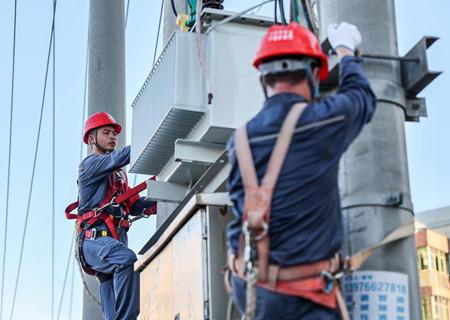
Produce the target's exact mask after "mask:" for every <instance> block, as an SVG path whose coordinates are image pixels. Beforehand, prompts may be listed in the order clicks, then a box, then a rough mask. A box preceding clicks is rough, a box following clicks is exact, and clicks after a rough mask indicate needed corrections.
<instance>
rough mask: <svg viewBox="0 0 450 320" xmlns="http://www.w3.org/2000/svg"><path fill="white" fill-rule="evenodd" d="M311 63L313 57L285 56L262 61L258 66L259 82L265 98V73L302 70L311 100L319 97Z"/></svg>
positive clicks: (317, 84)
mask: <svg viewBox="0 0 450 320" xmlns="http://www.w3.org/2000/svg"><path fill="white" fill-rule="evenodd" d="M313 63H314V61H313V59H309V58H308V59H303V60H297V59H290V58H286V59H279V60H274V61H269V62H266V63H262V64H261V65H260V67H259V70H260V71H261V74H262V77H261V80H260V82H261V85H262V88H263V91H264V96H265V98H266V99H267V96H268V95H267V86H266V84H265V81H264V76H265V75H268V74H278V73H284V72H294V71H299V70H303V71H304V72H305V73H306V79H307V82H308V87H309V90H310V92H311V100H317V99H318V98H319V97H320V92H319V88H320V86H319V82H317V83H315V81H314V74H313V68H312V65H313Z"/></svg>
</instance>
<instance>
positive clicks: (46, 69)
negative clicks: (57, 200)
mask: <svg viewBox="0 0 450 320" xmlns="http://www.w3.org/2000/svg"><path fill="white" fill-rule="evenodd" d="M56 2H57V0H54V2H53V17H52V28H51V32H50V41H49V45H48V53H47V65H46V68H45V78H44V88H43V92H42V101H41V111H40V116H39V125H38V132H37V137H36V143H35V150H34V159H33V169H32V173H31V181H30V188H29V192H28V202H27V210H26V214H25V222H24V226H23V232H22V242H21V245H20V255H19V264H18V268H17V276H16V281H15V285H14V292H13V297H12V306H11V313H10V317H9V319H10V320H12V319H13V316H14V310H15V305H16V298H17V288H18V285H19V279H20V272H21V269H22V260H23V251H24V245H25V237H26V233H27V226H28V217H29V213H30V205H31V195H32V193H33V185H34V177H35V171H36V162H37V161H36V160H37V154H38V150H39V141H40V137H41V128H42V115H43V113H44V105H45V95H46V92H47V80H48V69H49V65H50V56H51V51H52V42H53V37H54V32H55V15H56Z"/></svg>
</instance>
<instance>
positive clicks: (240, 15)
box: [205, 0, 277, 35]
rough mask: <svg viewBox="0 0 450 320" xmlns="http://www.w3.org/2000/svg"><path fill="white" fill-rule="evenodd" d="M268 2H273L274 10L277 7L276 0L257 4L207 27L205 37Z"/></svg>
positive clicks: (266, 0) (267, 0)
mask: <svg viewBox="0 0 450 320" xmlns="http://www.w3.org/2000/svg"><path fill="white" fill-rule="evenodd" d="M270 2H274V3H275V8H276V6H277V0H265V1H262V2H260V3H258V4H257V5H254V6H252V7H250V8H247V9H245V10H244V11H241V12H238V13H236V14H234V15H232V16H229V17H228V18H226V19H223V20H222V21H220V22H218V23H216V24H213V25H212V26H211V27H209V29H208V30H206V32H205V35H208V34H209V33H210V32H211V31H213V30H214V29H216V28H217V27H219V26H221V25H224V24H226V23H228V22H230V21H233V20H234V19H237V18H240V17H242V16H243V15H245V14H247V13H248V12H250V11H252V10H255V9H257V8H260V7H262V6H263V5H265V4H267V3H270Z"/></svg>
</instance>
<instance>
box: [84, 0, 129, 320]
mask: <svg viewBox="0 0 450 320" xmlns="http://www.w3.org/2000/svg"><path fill="white" fill-rule="evenodd" d="M124 23H125V10H124V1H123V0H91V1H90V6H89V67H88V68H89V81H88V114H89V115H91V114H93V113H95V112H100V111H105V112H108V113H110V114H111V115H112V116H113V117H114V118H115V119H116V120H117V121H118V122H119V123H120V124H121V125H122V132H121V134H120V136H119V143H118V147H119V148H120V147H123V146H124V145H125V137H126V134H125V127H126V124H125V32H124ZM86 282H87V285H88V288H89V290H90V291H91V293H93V294H94V295H96V296H97V300H100V299H99V298H98V287H99V286H98V282H97V279H96V278H95V277H92V276H87V275H86ZM98 319H103V315H102V311H101V307H100V306H99V305H98V304H96V303H95V302H94V301H93V300H92V299H91V298H90V297H89V295H88V294H87V292H86V290H83V320H98Z"/></svg>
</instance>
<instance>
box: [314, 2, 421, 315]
mask: <svg viewBox="0 0 450 320" xmlns="http://www.w3.org/2000/svg"><path fill="white" fill-rule="evenodd" d="M319 12H320V20H321V35H322V37H325V36H326V27H327V26H328V25H329V24H330V23H339V22H342V21H347V22H349V23H352V24H355V25H356V26H357V27H358V28H359V30H360V31H361V34H362V37H363V44H362V51H363V52H365V53H368V54H385V55H398V47H397V31H396V22H395V8H394V1H392V0H377V1H366V0H339V1H336V0H320V2H319ZM364 69H365V71H366V74H367V76H368V77H369V79H370V81H371V83H372V87H373V89H374V91H375V92H376V94H377V99H378V104H377V111H376V113H375V116H374V118H373V120H372V123H371V124H369V125H368V126H366V127H365V129H364V130H363V132H362V134H361V135H360V136H359V137H358V139H357V140H356V141H355V142H354V143H353V144H352V145H351V146H350V148H349V150H348V151H347V152H346V154H345V155H344V157H343V159H342V161H341V165H340V173H339V175H340V176H339V185H340V191H341V196H342V206H343V209H344V210H343V213H344V230H345V233H346V237H347V239H346V242H345V245H344V250H345V251H347V252H349V253H356V252H358V251H359V250H362V249H365V248H367V247H369V246H371V245H373V244H374V243H375V242H377V241H379V240H381V239H382V238H383V237H384V236H386V235H387V234H388V233H390V232H391V231H392V230H393V229H395V228H397V227H399V226H401V225H404V224H407V223H411V222H412V221H413V211H412V205H411V199H410V198H411V196H410V187H409V176H408V164H407V157H406V142H405V132H404V121H405V116H404V111H403V109H402V108H401V107H400V106H399V105H398V103H394V102H395V101H398V99H396V97H398V96H404V90H403V88H402V84H401V73H400V72H401V70H400V64H399V62H398V61H386V60H383V61H382V60H372V59H370V60H366V61H365V62H364ZM395 195H401V196H402V198H403V199H402V201H395ZM392 196H394V198H392ZM386 199H391V200H392V199H394V201H393V202H394V203H395V202H397V203H396V204H392V201H389V200H386ZM390 202H391V203H390ZM362 270H373V271H392V272H399V273H403V274H407V275H408V285H409V307H410V319H421V308H420V306H421V303H420V289H419V280H418V269H417V256H416V248H415V239H414V237H409V238H407V239H406V240H400V241H397V242H395V243H393V244H390V245H387V246H385V247H383V248H381V249H379V250H377V251H376V253H375V254H374V255H373V256H372V257H371V258H370V259H369V260H368V261H367V262H366V263H365V264H364V265H363V268H362ZM357 303H358V302H357Z"/></svg>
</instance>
